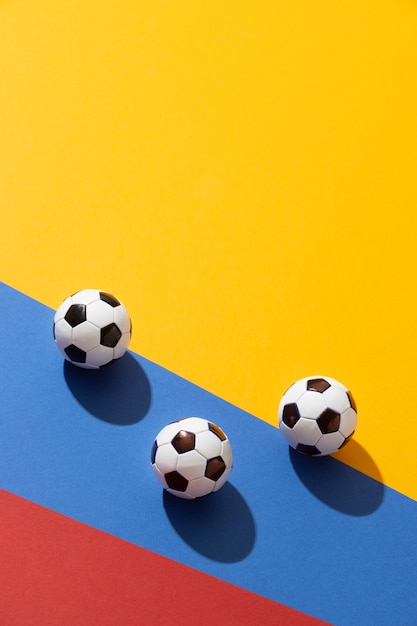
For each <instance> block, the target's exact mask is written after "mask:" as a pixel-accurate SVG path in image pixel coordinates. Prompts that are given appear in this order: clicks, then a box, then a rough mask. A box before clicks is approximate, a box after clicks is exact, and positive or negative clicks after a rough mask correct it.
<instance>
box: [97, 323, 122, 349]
mask: <svg viewBox="0 0 417 626" xmlns="http://www.w3.org/2000/svg"><path fill="white" fill-rule="evenodd" d="M121 336H122V333H121V331H120V328H119V327H118V326H117V325H116V324H115V323H114V322H112V323H111V324H108V325H107V326H104V328H102V329H101V331H100V343H101V345H102V346H107V347H108V348H115V347H116V346H117V343H118V341H119V339H120V337H121Z"/></svg>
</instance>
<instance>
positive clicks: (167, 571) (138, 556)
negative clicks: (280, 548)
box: [0, 490, 324, 626]
mask: <svg viewBox="0 0 417 626" xmlns="http://www.w3.org/2000/svg"><path fill="white" fill-rule="evenodd" d="M0 551H1V552H0V553H1V566H0V623H1V624H5V625H6V624H7V626H23V625H26V624H27V625H29V624H30V625H31V626H38V625H39V626H67V625H68V626H74V625H77V626H91V625H92V624H99V625H100V626H110V625H114V626H116V625H117V626H130V625H132V626H133V625H134V626H138V625H147V624H152V625H156V626H163V625H165V624H166V625H169V626H175V625H184V624H197V623H198V624H199V625H200V626H204V625H205V624H207V625H208V624H210V625H211V624H213V623H215V624H228V626H232V625H234V624H236V625H239V626H242V624H253V623H258V624H277V625H282V626H287V625H289V624H291V626H318V625H319V624H324V622H321V621H320V620H317V619H315V618H312V617H310V616H308V615H304V614H303V613H300V612H299V611H295V610H293V609H290V608H288V607H286V606H283V605H281V604H278V603H276V602H272V601H271V600H268V599H266V598H264V597H262V596H259V595H256V594H254V593H251V592H249V591H246V590H244V589H241V588H239V587H236V586H234V585H231V584H229V583H226V582H224V581H221V580H219V579H217V578H214V577H212V576H208V575H207V574H204V573H201V572H199V571H196V570H194V569H192V568H190V567H187V566H185V565H181V564H179V563H176V562H175V561H172V560H170V559H167V558H165V557H162V556H159V555H157V554H154V553H152V552H150V551H148V550H144V549H143V548H139V547H137V546H135V545H133V544H130V543H128V542H125V541H122V540H121V539H117V538H116V537H113V536H111V535H108V534H106V533H104V532H101V531H98V530H96V529H94V528H91V527H89V526H86V525H85V524H81V523H80V522H76V521H74V520H72V519H70V518H67V517H65V516H63V515H60V514H58V513H55V512H53V511H51V510H49V509H46V508H44V507H41V506H39V505H37V504H33V503H32V502H29V501H27V500H24V499H23V498H20V497H17V496H15V495H12V494H10V493H8V492H5V491H2V490H0Z"/></svg>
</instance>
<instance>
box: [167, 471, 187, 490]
mask: <svg viewBox="0 0 417 626" xmlns="http://www.w3.org/2000/svg"><path fill="white" fill-rule="evenodd" d="M165 480H166V481H167V485H168V487H169V488H170V489H175V491H185V490H186V489H187V487H188V480H187V479H186V478H184V476H181V474H180V473H179V472H168V474H165Z"/></svg>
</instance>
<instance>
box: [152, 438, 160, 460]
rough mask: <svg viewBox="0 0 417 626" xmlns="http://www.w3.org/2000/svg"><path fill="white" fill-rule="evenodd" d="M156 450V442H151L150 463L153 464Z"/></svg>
mask: <svg viewBox="0 0 417 626" xmlns="http://www.w3.org/2000/svg"><path fill="white" fill-rule="evenodd" d="M157 450H158V444H157V443H156V440H155V441H154V442H153V446H152V450H151V463H152V464H153V463H155V457H156V451H157Z"/></svg>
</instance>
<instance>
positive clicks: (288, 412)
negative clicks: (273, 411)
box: [282, 402, 301, 428]
mask: <svg viewBox="0 0 417 626" xmlns="http://www.w3.org/2000/svg"><path fill="white" fill-rule="evenodd" d="M300 417H301V416H300V412H299V410H298V406H297V405H296V404H295V402H291V403H290V404H286V405H285V406H284V409H283V411H282V421H283V422H284V424H285V425H286V426H288V428H294V426H295V425H296V423H297V422H298V420H299V419H300Z"/></svg>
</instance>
